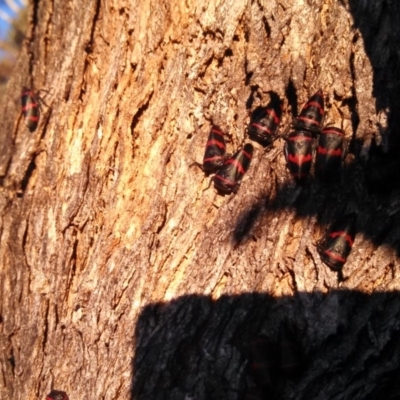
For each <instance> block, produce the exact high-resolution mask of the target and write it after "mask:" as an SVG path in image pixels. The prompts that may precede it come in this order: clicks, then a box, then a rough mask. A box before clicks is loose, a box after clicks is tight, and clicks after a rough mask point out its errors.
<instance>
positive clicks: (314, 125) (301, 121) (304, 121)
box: [294, 89, 325, 133]
mask: <svg viewBox="0 0 400 400" xmlns="http://www.w3.org/2000/svg"><path fill="white" fill-rule="evenodd" d="M324 112H325V111H324V95H323V93H322V90H321V89H320V90H318V92H317V93H314V94H313V95H312V96H311V97H310V98H309V100H308V101H307V103H306V104H305V105H304V106H303V108H302V109H301V111H300V114H299V115H298V117H297V118H296V120H295V122H294V128H295V129H297V130H306V131H309V132H313V133H319V132H320V131H321V127H322V122H323V120H324Z"/></svg>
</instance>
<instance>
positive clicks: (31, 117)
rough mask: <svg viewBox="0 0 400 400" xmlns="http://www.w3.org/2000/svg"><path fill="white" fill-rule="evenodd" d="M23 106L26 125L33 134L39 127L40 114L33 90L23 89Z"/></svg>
mask: <svg viewBox="0 0 400 400" xmlns="http://www.w3.org/2000/svg"><path fill="white" fill-rule="evenodd" d="M21 106H22V114H23V116H24V120H25V125H26V126H27V127H28V129H29V130H30V131H31V132H33V131H34V130H35V129H36V128H37V126H38V123H39V116H40V112H39V104H38V102H37V100H36V96H35V94H34V92H33V91H32V90H31V89H28V88H26V87H24V88H23V89H22V93H21Z"/></svg>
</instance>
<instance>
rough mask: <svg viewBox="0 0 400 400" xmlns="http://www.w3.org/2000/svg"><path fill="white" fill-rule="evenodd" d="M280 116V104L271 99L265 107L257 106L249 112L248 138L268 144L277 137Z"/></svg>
mask: <svg viewBox="0 0 400 400" xmlns="http://www.w3.org/2000/svg"><path fill="white" fill-rule="evenodd" d="M281 118H282V105H281V103H280V102H279V101H271V102H270V103H269V104H268V105H267V106H266V107H257V108H256V109H255V110H254V111H253V112H252V114H251V117H250V123H249V126H248V133H249V137H250V139H252V140H254V141H255V142H258V143H260V144H261V145H263V146H269V145H271V144H272V142H273V141H274V140H275V139H276V138H277V132H278V128H279V124H280V122H281Z"/></svg>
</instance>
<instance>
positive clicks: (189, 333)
mask: <svg viewBox="0 0 400 400" xmlns="http://www.w3.org/2000/svg"><path fill="white" fill-rule="evenodd" d="M399 320H400V296H399V293H398V292H392V293H373V294H372V295H367V294H363V293H360V292H356V291H347V290H334V291H330V292H329V293H327V294H326V293H320V292H315V293H299V294H298V295H296V296H294V297H281V298H273V297H271V296H269V295H266V294H260V293H248V294H242V295H238V296H222V297H221V298H220V299H218V300H217V301H213V300H212V299H211V298H210V297H207V296H197V295H188V296H184V297H180V298H178V299H176V300H173V301H171V302H169V303H158V304H152V305H149V306H147V307H145V308H144V309H143V311H142V313H141V315H140V317H139V320H138V324H137V328H136V332H135V333H134V343H135V347H136V349H135V354H136V356H135V359H134V360H133V376H134V377H135V378H134V381H133V383H132V396H131V399H132V400H133V399H135V400H142V399H143V400H144V399H146V400H152V399H157V400H159V399H174V400H185V399H186V400H187V399H196V400H197V399H198V400H201V399H207V400H211V399H215V400H220V399H232V400H234V399H251V398H254V399H258V398H259V399H298V400H301V399H337V400H340V399H343V400H344V399H350V398H351V399H365V400H375V399H376V400H378V399H379V400H381V399H387V400H388V399H389V400H390V399H398V398H400V384H399V379H398V378H397V377H398V374H399V367H400V357H399V354H400V340H399V339H400V331H399V329H400V326H399V322H398V321H399ZM282 332H286V333H285V335H283V333H282ZM259 340H261V341H262V344H261V346H260V345H259V344H256V342H257V341H259ZM293 360H295V361H293ZM255 361H256V362H255ZM293 363H294V364H295V368H294V369H293V368H292V366H293ZM288 366H290V369H288ZM250 393H252V394H253V397H251V396H250ZM257 393H258V394H257ZM255 394H257V396H259V397H254V396H255Z"/></svg>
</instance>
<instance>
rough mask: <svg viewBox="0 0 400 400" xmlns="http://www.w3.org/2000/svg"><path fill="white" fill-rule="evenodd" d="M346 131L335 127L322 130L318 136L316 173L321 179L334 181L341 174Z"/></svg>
mask: <svg viewBox="0 0 400 400" xmlns="http://www.w3.org/2000/svg"><path fill="white" fill-rule="evenodd" d="M343 138H344V132H343V131H342V130H341V129H339V128H335V127H329V128H325V129H323V130H322V133H321V134H320V135H319V138H318V147H317V155H316V159H315V173H316V175H317V176H318V178H320V179H321V180H324V181H333V180H335V179H337V178H338V177H339V176H340V171H341V167H342V158H343Z"/></svg>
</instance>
